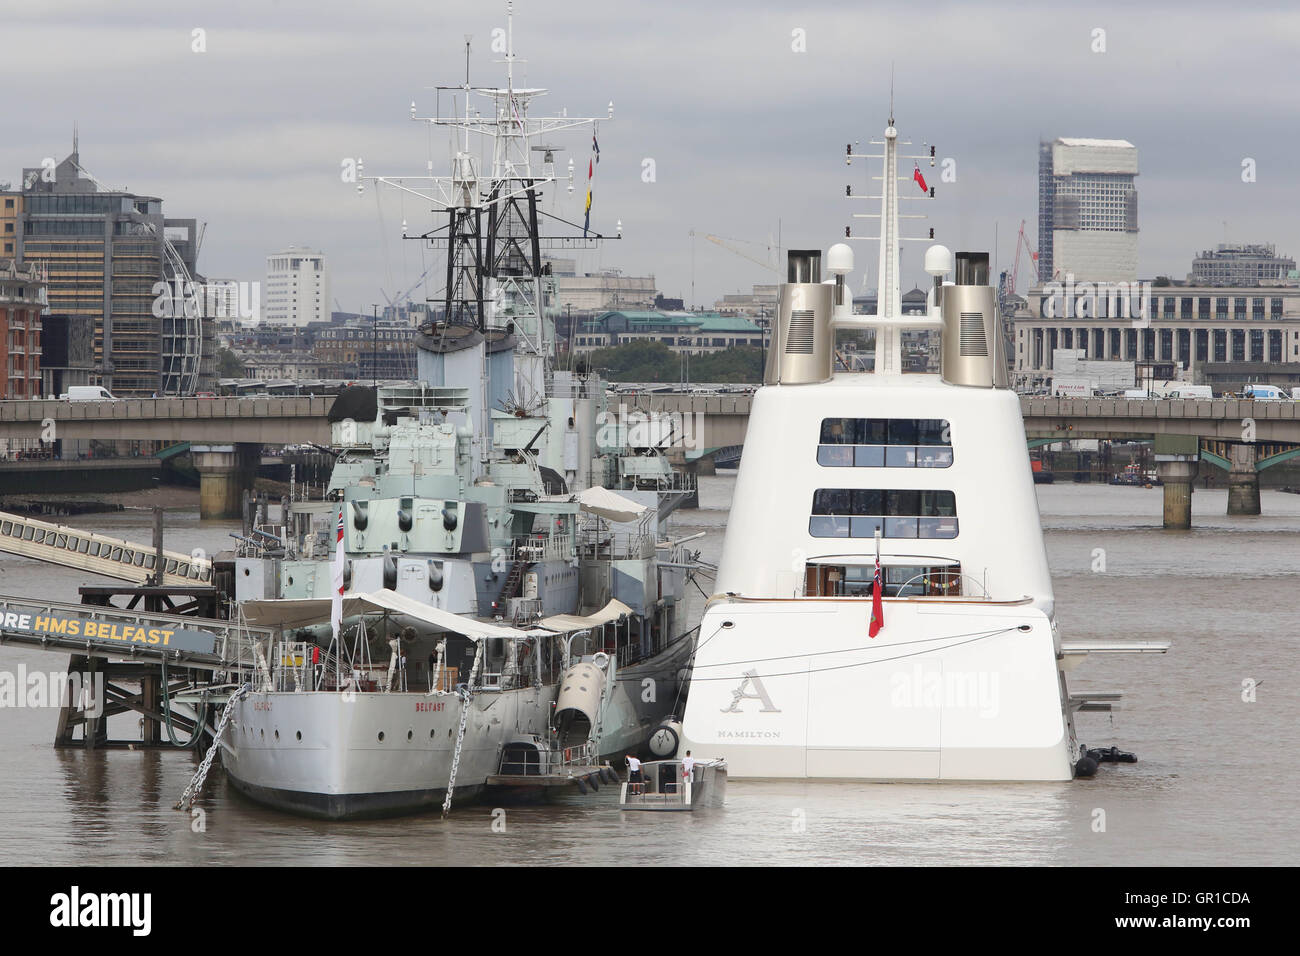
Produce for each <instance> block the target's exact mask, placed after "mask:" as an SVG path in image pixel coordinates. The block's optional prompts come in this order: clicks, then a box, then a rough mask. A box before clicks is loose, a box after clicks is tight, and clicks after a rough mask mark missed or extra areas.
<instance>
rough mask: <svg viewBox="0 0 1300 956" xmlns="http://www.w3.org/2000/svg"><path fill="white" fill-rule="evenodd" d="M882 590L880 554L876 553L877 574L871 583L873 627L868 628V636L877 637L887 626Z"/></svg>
mask: <svg viewBox="0 0 1300 956" xmlns="http://www.w3.org/2000/svg"><path fill="white" fill-rule="evenodd" d="M880 591H881V586H880V555H876V576H875V579H874V580H873V581H872V583H871V627H870V628H869V629H868V630H867V636H868V637H875V636H876V635H877V634H879V633H880V629H881V628H882V627H884V626H885V604H884V602H883V601H881V600H880Z"/></svg>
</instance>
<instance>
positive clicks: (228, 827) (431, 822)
mask: <svg viewBox="0 0 1300 956" xmlns="http://www.w3.org/2000/svg"><path fill="white" fill-rule="evenodd" d="M733 474H734V473H733ZM733 474H728V473H722V474H720V475H719V476H717V477H710V478H704V479H702V480H701V496H700V497H701V508H700V509H699V510H697V511H683V512H679V514H678V516H677V517H676V518H675V519H674V520H675V522H676V530H677V532H679V533H692V532H694V531H705V532H706V533H707V536H706V537H705V538H704V539H702V546H703V552H704V556H705V557H706V558H713V559H716V557H717V555H718V553H719V551H720V549H721V541H722V531H723V528H724V527H725V523H726V517H727V515H726V507H727V503H728V502H729V501H730V498H731V491H732V485H733V483H734V476H733ZM1037 493H1038V500H1039V507H1040V511H1041V513H1042V517H1043V524H1044V528H1045V531H1046V536H1047V548H1048V555H1049V558H1050V561H1051V566H1052V573H1053V577H1054V581H1055V586H1056V597H1057V615H1058V620H1059V622H1060V627H1061V633H1062V636H1063V637H1066V638H1070V639H1112V638H1115V637H1117V636H1118V637H1123V638H1131V639H1134V640H1151V639H1169V640H1172V641H1173V648H1172V650H1171V651H1170V653H1169V654H1167V655H1165V656H1154V655H1144V656H1141V657H1117V656H1112V657H1111V658H1110V659H1106V658H1103V659H1101V660H1099V661H1091V662H1087V663H1085V664H1083V665H1081V667H1080V668H1079V669H1078V670H1076V671H1074V672H1072V675H1071V687H1072V688H1077V689H1092V690H1124V691H1125V692H1126V697H1125V700H1124V702H1123V705H1122V709H1120V710H1118V711H1116V712H1114V713H1113V714H1109V715H1107V714H1080V715H1078V717H1077V718H1076V722H1077V726H1078V730H1079V735H1080V739H1081V740H1082V741H1083V742H1085V743H1086V744H1087V745H1088V746H1090V747H1096V746H1110V745H1111V744H1116V745H1118V746H1119V747H1120V748H1121V749H1126V750H1132V751H1134V752H1136V753H1137V755H1138V758H1139V762H1138V763H1136V764H1119V765H1113V764H1110V765H1103V766H1102V768H1101V769H1100V771H1099V772H1098V774H1097V776H1096V777H1094V778H1092V779H1089V780H1078V781H1075V782H1073V783H1060V784H1000V785H969V784H870V783H802V782H751V781H735V780H733V781H731V783H730V785H729V787H728V800H727V806H726V808H725V809H721V810H714V811H708V812H701V813H695V814H631V813H629V814H620V813H619V811H618V810H617V807H616V805H615V798H616V794H615V792H614V791H613V790H612V788H609V787H606V788H603V789H602V790H601V791H600V792H599V793H595V794H591V795H589V796H586V797H580V796H578V795H577V794H576V793H575V794H573V795H572V796H569V797H566V798H564V799H563V800H562V801H561V802H559V803H556V804H552V805H547V806H539V807H527V808H513V807H512V808H508V809H507V810H506V812H505V816H504V818H502V817H500V815H498V816H497V817H496V818H494V817H493V809H494V808H492V807H490V806H477V807H474V806H472V807H467V808H464V809H457V810H456V811H454V812H453V813H452V814H451V816H450V818H449V819H447V820H445V821H444V820H441V819H439V818H438V816H437V815H436V814H435V815H429V816H418V817H408V818H402V819H396V820H382V821H364V822H350V823H325V822H321V821H313V820H305V819H300V818H297V817H293V816H288V815H285V814H281V813H278V812H275V811H271V810H265V809H262V808H260V807H258V806H256V805H253V804H251V803H249V802H248V801H247V800H245V799H243V798H242V797H240V796H239V795H238V794H236V793H234V792H233V791H232V790H230V789H229V788H228V787H227V786H226V784H225V781H224V779H223V778H222V777H221V775H220V773H219V772H214V774H213V776H212V778H210V780H209V783H208V787H207V792H206V794H205V796H204V798H203V799H202V801H201V802H200V805H201V806H202V808H203V811H204V816H203V817H202V818H201V819H199V818H191V816H190V815H188V814H184V813H181V812H178V811H175V810H173V809H172V805H173V804H174V803H175V802H176V800H177V798H178V797H179V796H180V793H181V791H182V790H183V789H184V787H185V784H186V783H187V782H188V780H189V777H190V775H191V773H192V772H193V770H194V767H195V758H194V756H193V755H191V754H189V753H182V752H160V751H116V750H115V751H99V752H85V751H82V750H80V749H73V750H62V751H59V750H55V749H54V748H53V747H52V746H51V742H52V740H53V738H54V729H55V722H56V719H57V716H58V711H57V710H56V709H36V708H8V707H6V708H0V865H12V864H23V863H27V864H55V863H57V864H76V865H81V864H96V863H103V864H107V863H115V864H159V865H162V864H202V863H240V864H274V865H281V864H394V863H397V864H401V863H410V864H435V865H436V864H454V865H478V864H483V865H504V864H514V863H534V864H562V863H624V864H626V863H637V862H645V863H655V864H659V865H670V866H693V865H707V864H742V865H747V864H769V863H784V864H796V865H809V864H813V865H815V864H875V863H882V864H903V865H927V864H962V863H1011V864H1026V865H1057V864H1084V865H1087V864H1148V865H1175V864H1183V865H1203V864H1227V865H1238V864H1253V865H1269V864H1294V863H1296V862H1297V860H1298V859H1300V835H1298V834H1300V828H1297V827H1296V825H1295V822H1294V821H1295V820H1296V818H1297V815H1300V786H1298V784H1300V721H1298V720H1297V718H1298V717H1300V688H1298V687H1297V683H1296V680H1295V676H1296V672H1297V667H1296V664H1295V658H1294V657H1293V652H1292V648H1291V645H1292V642H1293V641H1294V640H1295V632H1293V631H1292V630H1291V627H1292V625H1293V624H1294V622H1295V617H1296V608H1297V604H1298V603H1300V602H1298V601H1297V596H1298V595H1300V548H1298V547H1297V544H1296V543H1297V532H1300V496H1296V495H1288V494H1283V493H1280V492H1270V491H1265V492H1263V510H1264V514H1263V515H1262V516H1261V517H1252V518H1228V517H1226V515H1225V511H1226V492H1224V491H1197V492H1196V494H1195V496H1194V498H1193V523H1194V525H1195V528H1194V530H1192V531H1190V532H1167V531H1164V530H1163V529H1162V528H1161V527H1160V516H1161V491H1160V489H1158V488H1157V489H1150V490H1148V489H1142V488H1121V487H1107V486H1099V485H1073V484H1056V485H1040V486H1038V487H1037ZM168 504H169V510H168V514H167V547H168V548H169V549H172V550H181V551H188V550H190V549H191V548H195V547H201V548H204V549H206V550H208V551H218V550H222V549H224V548H226V547H227V546H228V545H229V544H230V543H231V542H230V539H229V538H228V537H227V535H228V532H229V531H230V530H232V529H234V527H235V525H234V524H231V523H221V522H200V521H199V520H198V515H197V501H196V499H195V498H194V497H193V494H192V493H189V492H176V493H175V494H174V495H172V496H171V497H170V499H169V501H168ZM151 521H152V519H151V516H150V514H149V512H148V511H146V510H128V511H124V512H116V513H109V514H101V515H86V516H82V517H79V518H74V519H69V520H68V523H70V524H75V525H77V526H79V527H85V528H93V529H95V530H98V531H102V532H104V533H105V534H110V535H116V536H120V537H125V538H130V539H132V540H136V541H141V542H147V541H149V540H150V536H151V528H152V524H151ZM1098 549H1101V550H1100V551H1099V550H1098ZM1103 560H1104V570H1102V564H1101V562H1102V561H1103ZM89 583H107V582H104V581H103V580H102V579H97V578H94V576H91V575H84V574H82V573H80V572H75V571H70V570H65V569H60V568H54V567H51V566H48V565H42V564H39V563H37V562H33V561H28V560H25V559H21V558H15V557H12V556H8V555H0V593H5V594H10V595H27V596H35V595H40V596H42V597H46V598H49V599H54V600H67V601H76V600H77V599H78V598H77V587H78V586H79V585H81V584H89ZM701 603H702V601H700V600H698V599H697V601H696V607H695V610H694V613H695V614H696V618H695V619H698V609H699V605H700V604H701ZM20 663H22V664H25V665H26V667H27V668H28V670H29V671H31V670H36V669H39V670H42V671H50V670H57V669H59V668H60V667H62V666H65V665H66V657H62V656H58V655H54V654H46V653H42V652H36V651H27V650H17V649H14V648H10V647H5V648H0V670H4V671H9V672H11V673H13V672H15V671H16V669H17V668H18V666H19V664H20ZM1251 679H1253V680H1254V681H1255V682H1257V684H1258V688H1257V690H1256V692H1255V700H1254V701H1253V702H1247V701H1244V700H1243V699H1242V698H1243V687H1242V682H1243V681H1244V680H1251ZM113 732H114V734H115V735H118V734H120V733H121V730H120V728H118V727H114V729H113ZM1099 811H1101V813H1099ZM1102 814H1104V829H1099V827H1098V821H1100V820H1102V819H1103V817H1102ZM494 821H495V822H496V823H497V826H496V827H495V828H494V826H493V823H494ZM501 822H504V831H503V832H502V830H501V825H500V824H501ZM200 823H201V824H202V826H200Z"/></svg>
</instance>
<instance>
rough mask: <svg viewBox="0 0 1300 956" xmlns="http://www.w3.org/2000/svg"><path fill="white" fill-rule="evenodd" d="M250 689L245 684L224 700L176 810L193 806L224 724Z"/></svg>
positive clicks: (224, 726) (205, 778) (210, 765)
mask: <svg viewBox="0 0 1300 956" xmlns="http://www.w3.org/2000/svg"><path fill="white" fill-rule="evenodd" d="M251 690H252V685H251V684H245V685H244V686H243V687H241V688H239V690H237V691H235V692H234V693H233V694H231V695H230V700H228V701H226V708H225V710H223V711H222V712H221V720H220V721H218V723H217V731H216V733H215V734H213V736H212V746H211V747H209V748H208V752H207V753H206V754H205V755H204V757H203V762H202V763H201V764H199V769H198V770H196V771H194V776H193V777H191V778H190V782H189V785H188V786H186V788H185V792H184V793H182V794H181V798H180V800H178V801H177V803H176V809H177V810H188V809H190V808H191V807H192V806H194V798H195V797H197V796H198V795H199V793H200V792H202V790H203V783H204V781H205V780H207V778H208V771H209V770H210V769H212V761H213V760H214V759H215V758H216V756H217V749H218V748H219V747H220V746H221V735H222V734H224V733H225V732H226V725H227V724H229V723H230V717H231V715H232V714H233V713H234V712H235V704H236V703H238V702H239V701H240V700H242V699H243V698H244V697H247V696H248V694H249V691H251Z"/></svg>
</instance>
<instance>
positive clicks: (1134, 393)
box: [1124, 388, 1151, 399]
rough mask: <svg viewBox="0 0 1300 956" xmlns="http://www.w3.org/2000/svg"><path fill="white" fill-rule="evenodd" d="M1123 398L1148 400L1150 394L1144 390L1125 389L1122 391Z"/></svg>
mask: <svg viewBox="0 0 1300 956" xmlns="http://www.w3.org/2000/svg"><path fill="white" fill-rule="evenodd" d="M1124 397H1125V398H1143V399H1145V398H1150V397H1151V393H1150V392H1148V391H1147V390H1146V389H1145V388H1126V389H1124Z"/></svg>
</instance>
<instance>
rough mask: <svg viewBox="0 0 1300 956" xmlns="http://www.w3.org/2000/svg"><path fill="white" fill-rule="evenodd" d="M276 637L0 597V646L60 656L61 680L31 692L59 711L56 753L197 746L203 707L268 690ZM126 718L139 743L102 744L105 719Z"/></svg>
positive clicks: (167, 617)
mask: <svg viewBox="0 0 1300 956" xmlns="http://www.w3.org/2000/svg"><path fill="white" fill-rule="evenodd" d="M274 633H275V632H274V631H272V630H271V629H269V628H264V627H249V626H247V625H245V624H244V623H243V622H242V621H223V620H215V619H212V618H201V617H195V616H192V615H181V614H155V613H145V612H140V611H134V610H129V609H123V608H115V607H106V606H101V605H88V604H68V603H63V602H60V601H41V600H34V599H32V598H29V597H20V596H14V595H0V646H3V645H10V644H12V645H15V646H19V647H26V648H29V649H34V650H42V651H51V652H56V653H57V652H62V653H66V654H68V663H67V667H66V670H63V669H60V670H56V671H52V672H51V673H50V674H49V675H48V676H43V677H42V678H41V679H39V680H37V681H36V682H35V684H34V686H35V688H36V690H37V691H39V692H40V693H42V694H45V695H46V696H45V699H46V700H47V701H49V702H51V703H53V702H57V703H58V704H59V706H60V712H59V720H58V726H57V728H56V730H55V737H54V744H55V746H56V747H68V746H78V745H79V746H84V747H87V748H96V747H130V748H132V749H134V748H136V747H165V746H167V745H168V742H169V741H170V743H171V745H172V746H197V745H198V744H199V743H200V742H201V738H202V736H203V734H205V733H208V732H210V731H208V730H207V729H205V728H206V724H207V715H208V711H209V707H210V706H211V705H217V704H220V703H221V702H222V701H224V700H227V699H229V697H230V695H231V692H232V691H233V690H234V689H235V688H236V687H237V686H238V685H239V684H240V683H242V682H245V681H248V680H254V679H257V680H259V682H260V683H261V684H262V685H263V686H267V684H268V683H269V680H270V670H269V667H268V665H267V655H266V651H267V649H269V647H270V646H271V640H272V639H273V637H274ZM24 669H25V665H24V664H22V663H20V664H19V673H20V676H19V677H18V680H17V683H16V687H17V692H18V693H20V694H21V693H24V688H26V693H27V694H28V696H29V697H30V696H31V694H32V693H33V690H32V689H31V687H27V683H29V682H27V680H26V678H24V677H23V676H21V674H22V672H23V671H24ZM127 685H137V686H138V688H139V689H138V690H133V689H131V687H128V686H127ZM33 706H34V705H33ZM127 713H133V714H137V715H139V718H140V737H139V739H122V740H114V739H110V738H109V736H108V719H109V718H110V717H114V716H117V715H122V714H127ZM177 727H179V728H180V729H181V731H182V733H184V734H186V735H187V737H188V739H187V740H186V741H184V742H182V741H180V740H179V739H178V737H177V735H176V731H175V728H177ZM164 728H165V729H166V735H165V736H164V734H163V733H162V731H163V729H164ZM78 729H80V731H81V738H80V740H78V739H77V738H76V737H75V731H76V730H78Z"/></svg>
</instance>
